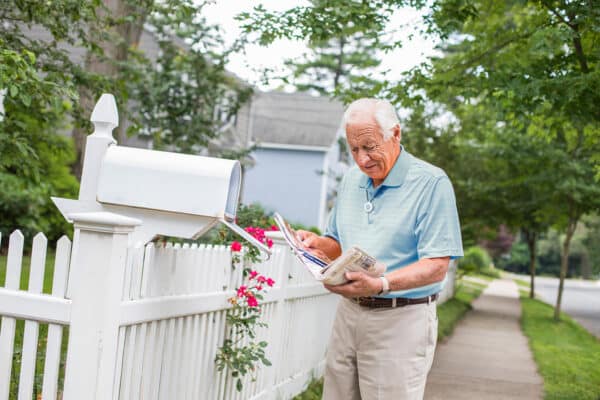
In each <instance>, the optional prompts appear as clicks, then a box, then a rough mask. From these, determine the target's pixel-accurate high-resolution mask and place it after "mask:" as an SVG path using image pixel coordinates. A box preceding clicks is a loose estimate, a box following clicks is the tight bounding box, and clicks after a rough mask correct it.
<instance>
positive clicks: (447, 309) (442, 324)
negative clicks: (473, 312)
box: [294, 277, 489, 400]
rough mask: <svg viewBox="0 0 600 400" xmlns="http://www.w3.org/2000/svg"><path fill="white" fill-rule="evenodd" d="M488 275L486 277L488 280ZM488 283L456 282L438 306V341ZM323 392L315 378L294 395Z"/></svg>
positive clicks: (307, 397) (304, 397) (315, 398)
mask: <svg viewBox="0 0 600 400" xmlns="http://www.w3.org/2000/svg"><path fill="white" fill-rule="evenodd" d="M487 278H488V277H486V280H489V279H487ZM485 287H486V285H483V284H480V283H475V282H464V281H459V282H457V284H456V293H455V294H454V297H453V298H451V299H449V300H448V301H446V302H445V303H443V304H441V305H439V306H438V320H439V322H438V341H440V340H442V339H444V338H446V337H447V336H448V335H450V334H451V333H452V331H453V330H454V327H455V326H456V324H457V323H458V321H460V319H461V318H462V317H463V316H464V315H465V313H466V312H467V311H469V310H470V309H471V302H472V301H473V300H475V299H476V298H477V297H479V295H480V294H481V292H482V291H483V289H484V288H485ZM322 394H323V379H322V378H321V379H318V380H314V381H313V382H311V383H310V384H309V386H308V388H306V390H305V391H304V392H302V393H301V394H299V395H298V396H296V397H294V400H319V399H320V398H321V396H322Z"/></svg>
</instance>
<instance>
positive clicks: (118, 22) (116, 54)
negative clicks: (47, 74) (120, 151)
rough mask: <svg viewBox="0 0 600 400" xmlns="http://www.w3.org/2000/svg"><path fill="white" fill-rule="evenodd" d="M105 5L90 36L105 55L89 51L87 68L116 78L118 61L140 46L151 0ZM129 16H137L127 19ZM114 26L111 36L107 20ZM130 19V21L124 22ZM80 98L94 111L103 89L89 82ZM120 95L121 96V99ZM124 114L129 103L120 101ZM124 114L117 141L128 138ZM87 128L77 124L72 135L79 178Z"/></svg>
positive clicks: (108, 0)
mask: <svg viewBox="0 0 600 400" xmlns="http://www.w3.org/2000/svg"><path fill="white" fill-rule="evenodd" d="M102 3H103V6H101V7H99V8H98V17H99V21H101V22H99V23H98V24H97V25H94V26H90V38H91V39H92V41H93V42H94V43H96V44H97V45H98V46H99V47H100V48H101V49H102V55H101V56H98V55H96V54H94V53H92V52H88V53H87V54H86V58H85V69H86V71H87V72H89V73H92V74H97V75H102V76H104V77H109V78H112V79H110V80H111V81H114V80H116V79H117V77H118V73H119V67H118V63H119V62H123V61H126V60H127V55H128V54H129V48H130V47H131V46H137V44H138V43H139V40H140V36H141V33H142V29H143V26H144V21H145V19H146V14H147V10H148V8H149V2H140V4H139V5H138V6H134V5H133V2H130V1H128V0H103V2H102ZM127 16H133V18H131V19H126V18H125V17H127ZM107 20H108V21H109V23H108V25H109V26H111V28H110V29H109V31H108V36H107V35H106V33H107V32H106V31H105V29H106V28H105V24H104V23H105V22H107ZM123 21H128V22H123ZM78 91H79V102H80V105H81V108H82V112H83V115H84V116H88V115H90V114H91V112H92V110H93V108H94V105H95V103H96V100H97V99H98V98H99V97H100V95H101V94H102V93H93V92H92V91H91V90H90V89H89V88H88V87H87V86H83V85H82V86H79V90H78ZM119 97H120V96H117V102H118V100H119ZM120 106H121V110H122V111H123V112H122V113H121V114H122V115H126V108H127V105H126V104H120ZM122 121H123V118H121V123H119V126H120V128H117V141H119V142H123V141H124V140H125V131H124V129H123V128H122V127H123V125H124V124H123V123H122ZM89 133H90V132H87V131H86V129H85V128H84V127H81V126H76V127H75V128H74V129H73V132H72V136H73V140H74V142H75V151H76V155H77V157H76V161H75V164H74V165H73V167H72V171H73V174H74V175H75V176H76V177H77V179H79V180H80V179H81V172H82V170H83V155H84V154H85V142H86V138H87V135H88V134H89Z"/></svg>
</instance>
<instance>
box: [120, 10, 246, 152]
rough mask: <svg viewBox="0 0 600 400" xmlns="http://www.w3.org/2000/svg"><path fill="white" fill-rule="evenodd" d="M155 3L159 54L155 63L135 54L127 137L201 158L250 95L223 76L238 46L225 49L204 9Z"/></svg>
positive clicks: (150, 17) (150, 18) (150, 12)
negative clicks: (142, 138)
mask: <svg viewBox="0 0 600 400" xmlns="http://www.w3.org/2000/svg"><path fill="white" fill-rule="evenodd" d="M152 3H153V4H152V5H151V6H149V7H148V10H147V13H148V17H147V20H146V22H147V23H149V24H150V25H152V26H153V27H154V28H155V32H154V35H155V37H156V38H157V40H158V46H159V49H160V51H159V54H158V57H157V58H156V59H154V60H150V59H148V58H147V57H146V56H145V55H144V54H143V53H136V54H135V56H136V57H135V58H134V60H135V62H133V61H132V62H131V63H130V64H129V67H130V69H133V73H134V76H135V77H136V79H134V80H131V79H129V80H127V81H126V82H127V83H128V85H127V86H126V87H127V89H128V95H129V96H130V97H131V98H132V99H133V100H136V101H135V104H134V106H133V110H132V113H131V115H130V117H131V119H132V121H133V124H132V125H131V126H130V127H129V134H137V133H143V134H146V135H151V136H152V138H153V144H154V147H155V148H157V149H164V148H168V149H170V150H176V151H179V152H184V153H198V152H200V151H201V150H202V149H205V148H206V147H207V146H208V144H209V142H210V141H211V140H212V139H215V138H217V137H218V136H219V135H220V130H221V128H222V127H223V126H224V125H225V124H227V123H228V122H229V121H230V120H231V119H232V118H233V117H234V116H235V114H236V113H237V111H238V110H239V108H240V107H241V105H242V104H243V103H245V102H246V101H247V100H248V99H249V97H250V96H251V94H252V88H251V87H249V86H246V85H244V84H243V83H242V82H240V81H238V80H237V79H236V78H235V77H233V76H232V75H231V74H229V73H228V72H227V71H226V70H225V65H226V62H227V57H228V55H229V54H230V53H231V52H232V51H235V50H238V48H239V47H238V46H239V43H236V44H234V46H233V47H232V48H231V49H223V47H224V45H223V40H222V38H221V36H220V31H219V29H218V27H217V26H214V25H210V24H208V23H207V21H206V19H205V18H204V17H203V16H202V9H203V7H204V5H205V3H201V4H195V3H194V2H193V1H191V0H177V1H170V2H167V3H162V2H152ZM130 72H131V71H129V70H128V71H126V73H127V74H128V75H129V77H131V73H130ZM230 150H231V149H226V148H223V149H217V151H216V153H217V154H216V155H221V153H223V152H227V153H228V155H232V154H233V153H231V151H230ZM238 150H240V149H238ZM238 157H239V155H238Z"/></svg>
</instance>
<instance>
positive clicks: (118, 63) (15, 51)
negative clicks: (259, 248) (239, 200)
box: [0, 0, 249, 232]
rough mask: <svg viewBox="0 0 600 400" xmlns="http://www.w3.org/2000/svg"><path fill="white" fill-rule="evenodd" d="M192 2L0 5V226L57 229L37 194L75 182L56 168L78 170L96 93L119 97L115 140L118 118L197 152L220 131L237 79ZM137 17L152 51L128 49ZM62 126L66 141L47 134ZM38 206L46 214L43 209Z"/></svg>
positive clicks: (237, 90) (71, 190)
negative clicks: (150, 31) (0, 97)
mask: <svg viewBox="0 0 600 400" xmlns="http://www.w3.org/2000/svg"><path fill="white" fill-rule="evenodd" d="M202 6H203V4H200V5H196V4H194V2H193V1H191V0H167V1H149V0H145V1H143V2H139V1H132V0H105V1H99V0H86V1H72V0H57V1H51V2H46V3H39V2H23V1H17V2H9V3H6V4H4V3H3V4H2V5H0V33H1V34H0V88H6V89H7V92H6V98H5V100H4V105H5V108H6V110H5V115H4V118H3V120H2V121H1V122H0V151H1V152H2V158H1V159H0V180H1V181H2V187H3V193H2V194H0V210H1V213H2V214H1V217H2V218H1V219H2V229H3V230H5V229H13V228H14V227H16V226H18V227H24V228H25V229H26V230H28V231H32V232H33V231H35V230H45V231H46V232H48V229H49V230H51V231H59V230H62V229H64V227H63V226H62V225H61V222H59V221H62V220H61V219H60V216H59V214H58V213H57V212H55V211H54V209H53V206H52V205H51V203H50V200H49V196H50V195H59V196H64V197H73V195H74V194H75V193H76V179H74V178H73V177H72V176H71V175H70V174H69V173H68V171H67V170H65V167H66V166H71V167H72V172H74V173H75V176H78V174H79V173H80V171H81V162H82V155H83V151H84V148H83V146H84V143H85V137H86V136H87V134H88V133H89V132H90V131H91V127H90V126H89V120H88V118H89V115H90V113H91V111H92V107H93V105H94V103H95V101H96V99H97V97H98V96H99V94H100V93H102V92H105V91H109V92H112V93H114V94H115V95H116V97H117V99H119V103H120V104H119V106H120V107H119V109H120V113H121V126H120V131H119V132H118V136H119V140H121V141H122V140H123V138H124V137H125V134H126V131H125V130H124V129H123V128H124V127H125V126H128V127H129V131H128V132H127V133H128V134H137V133H139V132H146V133H151V134H152V135H153V136H154V138H155V140H156V147H161V146H162V147H168V148H169V149H172V150H178V151H186V152H197V151H199V150H200V149H201V148H202V147H203V146H206V144H207V143H208V141H209V140H210V139H211V138H214V137H215V136H217V135H218V134H219V133H220V130H219V129H220V128H222V125H223V122H222V120H223V117H222V115H223V114H224V115H229V116H231V115H233V114H234V113H235V111H236V110H237V108H238V107H239V106H240V104H241V102H243V101H244V100H245V99H246V98H247V97H248V93H249V89H248V88H247V87H244V86H243V85H240V84H239V82H238V81H237V80H235V79H234V78H233V77H231V76H230V75H229V74H227V72H226V71H225V69H224V66H225V62H226V57H227V54H228V52H227V51H225V50H223V51H221V50H222V49H221V47H220V36H219V32H218V30H217V28H216V27H214V26H210V25H208V24H207V23H206V21H205V20H204V19H202V15H201V12H202ZM144 23H150V24H151V25H152V26H154V29H155V35H156V36H157V37H158V40H159V43H160V47H161V53H160V55H159V57H158V59H156V60H154V59H149V57H147V55H145V54H144V53H142V52H141V51H139V49H138V42H139V37H140V32H141V30H142V28H143V26H144ZM36 32H37V33H39V32H43V33H44V34H43V35H39V34H35V33H36ZM40 36H42V37H40ZM236 46H237V45H236ZM73 49H79V50H81V51H83V52H84V54H85V58H84V63H83V64H80V63H78V62H77V61H76V60H73V59H72V57H71V55H70V53H69V50H73ZM236 49H237V47H234V48H233V49H231V50H230V51H234V50H236ZM217 109H218V111H219V112H217ZM128 110H130V111H129V112H128ZM124 122H126V123H124ZM69 128H73V132H74V133H73V138H74V152H73V143H72V141H71V140H69V139H66V138H64V137H61V136H58V135H57V133H58V132H59V131H61V130H66V129H69ZM238 154H239V152H237V153H233V152H231V155H238ZM52 171H54V172H52ZM4 188H6V189H7V190H4ZM47 213H50V214H52V213H54V214H52V215H53V216H49V217H48V218H49V219H45V218H44V217H43V216H44V215H46V214H47ZM56 216H58V217H56ZM48 221H53V222H52V223H48Z"/></svg>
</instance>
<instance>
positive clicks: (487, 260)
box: [458, 246, 492, 273]
mask: <svg viewBox="0 0 600 400" xmlns="http://www.w3.org/2000/svg"><path fill="white" fill-rule="evenodd" d="M491 263H492V258H491V257H490V256H489V254H488V253H487V251H486V250H485V249H483V248H481V247H479V246H472V247H469V248H468V249H467V250H466V251H465V256H464V257H463V258H461V259H460V261H459V262H458V267H459V268H460V269H462V270H464V271H465V272H467V273H469V272H476V273H479V272H480V271H482V270H485V269H488V268H489V267H490V265H491Z"/></svg>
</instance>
